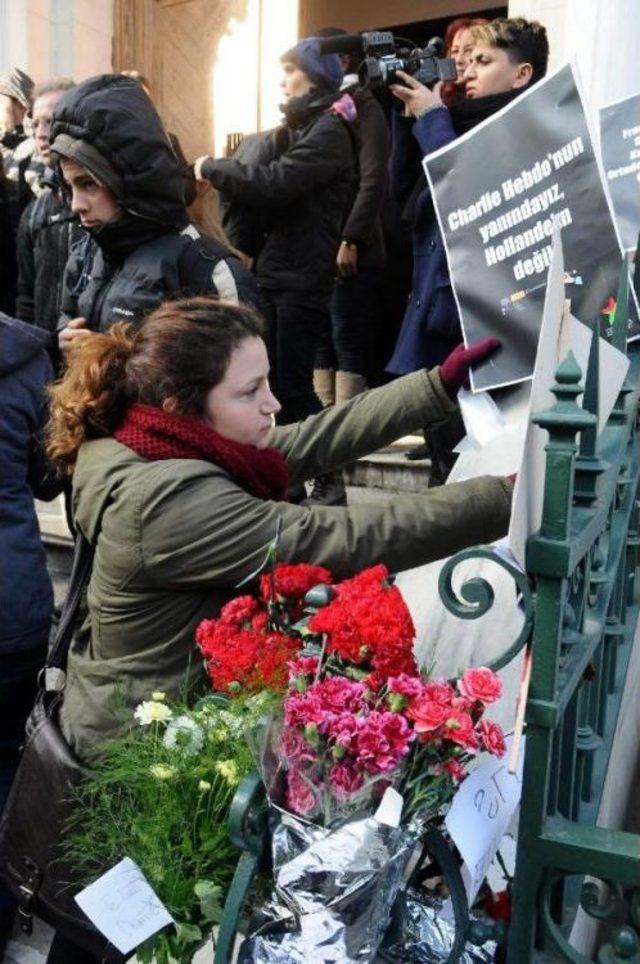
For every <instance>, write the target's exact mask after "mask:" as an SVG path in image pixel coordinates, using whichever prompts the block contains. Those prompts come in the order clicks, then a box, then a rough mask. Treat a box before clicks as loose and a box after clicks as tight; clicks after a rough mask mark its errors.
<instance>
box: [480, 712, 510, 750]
mask: <svg viewBox="0 0 640 964" xmlns="http://www.w3.org/2000/svg"><path fill="white" fill-rule="evenodd" d="M479 730H480V741H481V743H482V746H483V747H484V748H485V750H488V752H489V753H493V755H494V756H504V754H505V752H506V749H507V746H506V743H505V742H504V733H503V732H502V728H501V727H500V726H498V724H497V723H493V722H492V721H491V720H480V725H479Z"/></svg>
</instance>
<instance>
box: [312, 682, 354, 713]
mask: <svg viewBox="0 0 640 964" xmlns="http://www.w3.org/2000/svg"><path fill="white" fill-rule="evenodd" d="M309 693H313V694H314V696H315V697H316V698H317V699H318V700H319V701H320V704H321V705H322V708H323V709H324V710H325V711H327V712H329V713H343V712H350V713H357V712H358V711H359V710H362V709H363V708H364V706H365V703H364V694H365V686H364V685H363V684H362V683H355V682H354V681H353V680H349V679H345V677H344V676H328V677H327V678H326V679H323V680H320V681H319V682H317V683H314V684H313V686H311V687H310V689H309Z"/></svg>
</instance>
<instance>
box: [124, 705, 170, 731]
mask: <svg viewBox="0 0 640 964" xmlns="http://www.w3.org/2000/svg"><path fill="white" fill-rule="evenodd" d="M133 715H134V716H135V718H136V720H137V721H138V722H139V724H140V726H150V725H151V724H152V723H166V722H167V720H170V719H171V717H172V716H173V713H172V712H171V710H170V709H169V707H168V706H166V705H165V704H164V703H161V702H159V701H158V700H145V701H144V702H143V703H140V704H139V705H138V706H137V707H136V711H135V713H134V714H133Z"/></svg>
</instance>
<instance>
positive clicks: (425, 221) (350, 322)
mask: <svg viewBox="0 0 640 964" xmlns="http://www.w3.org/2000/svg"><path fill="white" fill-rule="evenodd" d="M334 33H336V31H333V30H327V31H324V32H323V34H324V36H330V35H332V34H334ZM446 44H447V52H448V53H449V54H450V55H451V56H452V57H453V58H454V59H455V64H456V69H457V79H456V81H455V82H449V83H447V84H442V83H438V84H436V85H435V86H434V87H432V88H430V87H426V86H424V85H423V84H421V83H420V82H419V81H418V80H416V79H415V78H414V77H412V76H410V75H409V74H403V73H401V72H400V73H399V74H398V77H397V78H396V81H397V82H396V83H394V84H393V85H392V86H391V87H390V92H391V95H392V98H391V99H392V100H393V101H394V102H395V105H396V106H395V107H394V108H393V109H392V110H391V111H390V116H389V111H388V103H387V101H386V100H385V98H384V97H383V98H379V97H378V96H377V92H376V91H372V90H370V89H367V88H366V87H365V88H363V87H362V86H361V85H360V84H359V82H358V75H357V68H358V62H357V61H358V58H357V57H355V56H354V55H353V54H345V55H337V54H323V53H322V52H321V46H320V43H319V40H318V38H316V37H314V38H306V39H303V40H301V41H299V42H298V43H297V44H296V45H295V46H294V47H292V48H291V49H290V50H288V51H286V52H285V53H284V54H283V56H282V71H283V76H282V81H281V91H282V98H283V105H282V112H283V121H282V124H281V125H280V126H279V127H277V128H276V129H274V130H273V131H268V132H266V133H260V134H256V135H250V136H247V137H246V138H244V139H243V140H242V141H241V143H240V145H239V147H238V148H237V149H236V151H235V153H234V154H233V155H232V156H231V157H225V158H213V157H209V156H204V157H200V158H197V159H193V162H192V164H188V163H187V161H186V160H185V158H184V156H183V155H182V152H181V151H180V148H179V144H178V143H177V140H176V138H175V136H173V135H169V134H168V133H167V131H166V130H165V127H164V125H163V123H162V120H161V118H160V116H159V114H158V112H157V110H156V109H155V107H154V105H153V102H152V100H151V97H150V94H149V87H148V83H147V82H146V80H145V78H144V77H142V76H141V75H140V74H138V73H136V72H135V71H129V72H125V73H123V74H110V75H102V76H98V77H94V78H90V79H89V80H86V81H84V82H82V83H79V84H77V85H76V84H74V83H73V82H72V81H71V80H69V79H55V80H52V81H50V82H47V83H46V84H44V85H40V86H39V87H35V88H34V87H33V84H32V82H31V80H30V78H29V77H28V76H27V75H26V74H25V73H24V72H23V71H21V70H19V69H18V68H15V69H14V70H12V71H10V72H9V73H8V74H6V75H5V76H4V77H2V78H0V109H1V111H2V113H1V114H0V133H1V138H0V143H1V145H2V159H3V165H2V167H1V168H0V214H1V220H0V246H1V261H0V272H2V273H1V275H0V285H1V287H0V307H1V309H2V311H3V312H4V314H1V315H0V406H1V407H2V431H1V432H0V455H1V456H2V460H3V466H6V467H7V468H6V470H5V468H4V467H3V474H2V479H1V486H2V488H1V492H0V525H1V527H2V541H3V558H2V562H1V566H2V576H3V578H2V588H1V595H0V607H1V609H2V616H3V618H2V621H1V625H0V654H1V662H0V702H2V705H3V708H5V707H9V710H10V712H8V713H7V712H6V711H4V709H3V715H2V720H1V721H0V752H1V757H0V760H1V762H0V806H2V803H3V800H4V799H5V798H6V796H7V794H8V792H9V787H10V784H11V780H12V776H13V773H14V772H15V768H16V765H17V760H18V748H19V745H20V742H21V739H22V732H23V728H24V723H25V720H26V717H27V715H28V712H29V709H30V706H31V704H32V701H33V697H34V693H35V690H36V677H37V672H38V669H39V668H40V667H41V666H42V664H43V661H44V658H45V654H46V649H47V641H48V638H49V633H50V625H51V618H52V611H53V601H52V595H51V586H50V582H49V579H48V576H47V572H46V563H45V557H44V552H43V548H42V546H41V544H40V540H39V535H38V526H37V519H36V515H35V510H34V504H33V497H34V496H36V497H38V498H53V497H54V496H55V495H57V494H58V493H60V492H62V491H65V492H66V498H67V508H68V515H69V520H70V523H71V526H72V527H73V529H74V530H77V531H78V532H80V533H81V534H82V536H83V537H84V538H85V539H86V540H88V542H90V543H91V544H92V545H93V546H94V549H95V557H94V563H93V570H92V574H91V580H90V584H89V590H88V594H87V604H86V613H85V618H84V621H83V623H82V627H81V629H80V630H79V631H78V633H77V635H76V639H75V641H74V643H73V646H72V649H71V653H70V656H69V663H68V668H67V681H66V688H65V692H64V699H63V703H62V709H61V713H60V725H61V728H62V732H63V734H64V737H65V739H66V740H67V741H68V743H69V745H70V747H71V749H72V751H73V752H74V753H75V754H77V756H78V757H79V758H80V759H81V760H88V759H90V758H91V756H92V753H94V752H95V749H96V747H99V746H100V744H101V743H102V742H103V741H104V739H105V738H108V736H109V735H110V734H112V733H114V732H117V730H118V727H119V726H121V722H120V717H118V715H117V714H115V713H114V709H113V699H114V690H115V689H116V688H117V689H118V690H119V693H120V697H121V696H122V693H123V692H124V694H125V700H126V703H127V706H129V707H130V708H131V707H133V706H135V705H136V704H137V703H138V702H140V701H141V700H143V699H146V698H148V696H149V693H150V692H152V691H153V690H162V691H165V692H167V693H168V694H177V693H178V692H179V691H180V690H181V688H182V689H183V688H184V683H185V679H186V677H187V675H188V676H189V686H190V687H191V686H193V687H195V688H197V687H198V686H199V685H201V683H202V673H201V669H200V667H199V665H197V662H196V661H194V660H193V658H192V657H193V650H194V642H193V637H194V630H195V627H196V625H197V624H198V623H199V622H200V621H201V620H202V619H203V618H205V617H210V616H212V615H213V614H214V613H216V612H217V611H218V609H219V607H220V605H221V604H222V603H223V602H224V601H225V599H226V598H228V596H229V594H233V592H234V591H235V588H236V587H237V586H238V585H239V584H240V583H241V582H242V581H243V580H245V579H247V578H250V577H251V575H252V574H253V575H255V573H256V572H257V571H259V569H260V566H261V565H262V564H263V562H264V560H265V558H266V555H267V553H268V548H269V546H270V545H271V543H272V541H273V538H274V533H275V532H276V531H277V530H278V531H280V539H279V544H278V557H279V559H280V561H282V562H300V561H305V562H311V563H314V564H316V565H324V566H327V567H328V568H329V569H330V570H331V571H332V572H333V573H334V574H335V575H336V577H339V578H341V577H343V576H347V575H349V573H351V572H352V571H354V570H356V569H359V568H361V567H363V566H366V565H367V564H371V563H374V562H378V561H384V562H386V564H387V565H388V566H389V568H390V569H391V570H393V569H399V568H407V567H411V566H416V565H419V564H422V563H425V562H428V561H430V560H433V559H436V558H439V557H442V556H446V555H450V554H451V553H452V552H454V551H456V550H457V549H460V548H463V547H464V546H467V545H472V544H475V543H478V542H487V541H491V540H493V539H495V538H498V537H499V536H501V535H503V534H504V533H505V531H506V528H507V524H508V517H509V506H510V499H511V492H512V480H506V479H502V478H497V477H495V478H494V477H484V478H480V479H474V480H472V481H468V482H464V483H459V484H457V485H451V486H447V487H446V488H444V487H443V488H434V489H430V490H429V491H427V492H425V493H424V494H417V495H404V496H399V497H398V498H397V499H396V500H394V502H393V503H392V504H390V505H386V506H377V505H369V504H367V505H354V506H348V505H347V504H346V495H345V489H344V485H343V483H342V474H341V473H342V470H343V469H344V467H345V466H347V465H348V464H349V463H350V462H351V461H352V460H354V459H356V458H358V457H360V456H361V455H364V454H367V453H369V452H372V451H375V450H376V449H378V448H380V447H382V446H384V445H387V444H389V443H390V442H392V441H393V440H395V439H396V438H398V437H400V436H402V435H404V434H407V433H408V432H411V431H415V430H419V429H424V430H425V439H426V445H427V449H428V452H427V453H418V454H429V455H430V456H431V458H432V463H433V470H434V472H436V471H438V470H440V471H441V472H442V473H443V474H444V473H445V472H446V471H447V467H448V465H449V464H450V459H451V448H452V444H455V441H453V440H454V439H455V440H457V439H456V433H457V432H458V431H459V423H460V418H459V410H458V407H457V404H456V396H457V392H458V389H459V388H460V387H461V386H462V385H463V384H464V382H465V380H466V378H467V376H468V374H469V370H470V367H471V366H472V365H473V364H474V363H476V362H478V361H480V360H482V359H483V358H485V357H486V356H487V355H488V354H490V353H491V352H492V351H496V350H499V344H498V343H496V342H494V341H492V340H487V341H486V342H482V343H480V344H479V345H472V346H469V347H466V348H465V347H464V346H461V345H460V344H459V343H460V341H461V336H460V328H459V323H458V318H457V312H456V307H455V302H454V299H453V296H452V291H451V285H450V280H449V277H448V272H447V265H446V259H445V253H444V247H443V243H442V238H441V236H440V234H439V231H438V228H437V222H436V217H435V213H434V208H433V203H432V201H431V198H430V195H429V190H428V186H427V183H426V181H425V178H424V175H423V174H422V168H421V164H420V161H421V158H422V157H423V156H424V154H426V153H429V152H430V151H433V150H435V149H436V148H438V147H440V146H442V145H443V144H446V143H447V142H449V141H451V140H453V139H454V138H455V137H458V136H459V135H460V134H461V133H463V132H465V131H467V130H469V129H471V128H472V127H473V126H474V125H475V124H477V123H479V122H480V121H481V120H483V119H484V118H486V117H488V116H489V115H490V114H491V113H493V112H494V111H496V110H498V109H499V108H501V107H502V106H504V105H505V104H508V103H510V102H511V100H512V99H513V98H514V97H517V96H518V95H519V94H520V93H521V92H522V91H523V90H525V89H526V88H527V87H528V86H529V85H530V84H532V83H535V82H536V81H537V80H539V79H540V77H542V76H543V75H544V72H545V70H546V64H547V57H548V44H547V39H546V33H545V30H544V28H543V27H542V26H540V25H539V24H537V23H533V22H528V21H526V20H523V19H514V20H505V19H500V20H496V21H493V22H491V23H487V22H486V21H481V20H470V19H462V20H456V21H455V22H454V23H453V24H451V25H450V28H449V30H448V31H447V36H446ZM387 99H388V98H387ZM198 182H209V183H210V184H212V185H213V187H214V188H215V189H216V191H217V192H218V197H219V202H220V212H221V218H222V226H221V229H220V231H219V232H217V236H216V237H212V236H210V235H209V234H207V233H206V232H204V231H203V230H201V229H200V228H199V227H198V226H197V224H196V223H194V221H193V219H192V218H191V217H190V214H189V210H188V206H189V204H190V203H191V202H192V201H193V200H194V197H195V193H196V185H197V183H198ZM397 252H401V258H400V260H401V264H400V267H398V263H397V261H396V263H395V264H394V263H392V262H393V258H394V257H396V256H397ZM403 279H404V284H406V287H405V288H404V291H403ZM389 291H392V292H393V296H394V298H395V306H394V305H392V306H390V307H389V306H388V300H387V299H388V296H389ZM388 307H389V310H388V311H387V308H388ZM394 315H395V317H396V318H397V319H398V322H397V323H396V324H395V326H394V324H393V323H392V322H391V321H389V323H388V328H390V329H391V332H392V334H393V338H391V339H390V338H389V330H387V331H386V332H385V330H384V329H385V323H386V319H391V318H393V317H394ZM381 316H382V317H381ZM381 332H382V335H383V336H382V337H381ZM374 336H375V337H374ZM394 339H395V345H394V344H392V343H391V344H390V342H393V341H394ZM381 345H386V346H387V347H388V348H389V350H388V353H387V355H386V356H384V355H382V354H381V348H380V346H381ZM385 371H386V374H384V375H383V372H385ZM392 376H395V377H392ZM368 384H373V385H376V386H377V387H371V388H367V386H368ZM47 386H48V391H45V389H46V388H47ZM45 425H46V430H43V426H45ZM310 480H313V486H312V490H311V494H310V496H308V495H307V489H306V488H305V482H309V481H310ZM11 914H12V900H11V898H10V896H9V894H5V893H4V892H2V891H0V958H1V948H2V941H3V939H4V940H6V936H7V934H8V933H9V929H10V926H11ZM93 960H95V958H93V957H91V955H87V953H86V952H84V951H82V950H81V949H80V948H78V947H75V946H74V944H73V941H71V942H69V939H68V936H65V935H63V934H58V935H57V936H56V938H55V940H54V944H53V946H52V949H51V952H50V956H49V961H50V962H52V964H53V962H64V964H73V962H76V961H77V962H83V961H88V962H90V961H93Z"/></svg>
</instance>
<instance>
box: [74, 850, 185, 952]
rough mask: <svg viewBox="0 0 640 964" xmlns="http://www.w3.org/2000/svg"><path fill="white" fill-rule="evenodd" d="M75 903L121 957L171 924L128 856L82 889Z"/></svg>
mask: <svg viewBox="0 0 640 964" xmlns="http://www.w3.org/2000/svg"><path fill="white" fill-rule="evenodd" d="M75 900H76V903H77V904H78V905H79V906H80V908H81V909H82V910H83V911H84V912H85V914H86V915H87V917H88V918H89V920H90V921H91V922H92V923H93V924H94V925H95V926H96V927H97V928H98V930H99V931H100V933H102V934H104V936H105V937H106V938H107V940H109V941H111V943H112V944H113V945H114V947H117V948H118V950H119V951H120V952H121V953H122V954H128V953H129V952H130V951H132V950H133V949H134V948H135V947H138V945H139V944H142V942H143V941H146V940H147V938H149V937H151V936H152V935H153V934H155V933H157V931H159V930H162V928H163V927H166V926H167V924H172V923H173V918H172V917H171V915H170V914H169V912H168V910H167V908H166V907H165V906H164V904H163V903H162V902H161V901H160V899H159V898H158V896H157V895H156V894H155V892H154V891H153V890H152V888H151V887H150V885H149V884H148V883H147V880H146V878H145V876H144V874H143V873H142V871H141V870H140V868H139V867H138V865H137V864H135V863H134V862H133V860H131V859H130V858H129V857H125V858H124V860H121V861H120V863H119V864H116V865H115V867H112V868H111V870H108V871H107V872H106V874H103V875H102V877H98V879H97V880H95V881H94V882H93V883H92V884H89V886H88V887H85V889H84V890H81V891H80V893H79V894H76V897H75Z"/></svg>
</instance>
